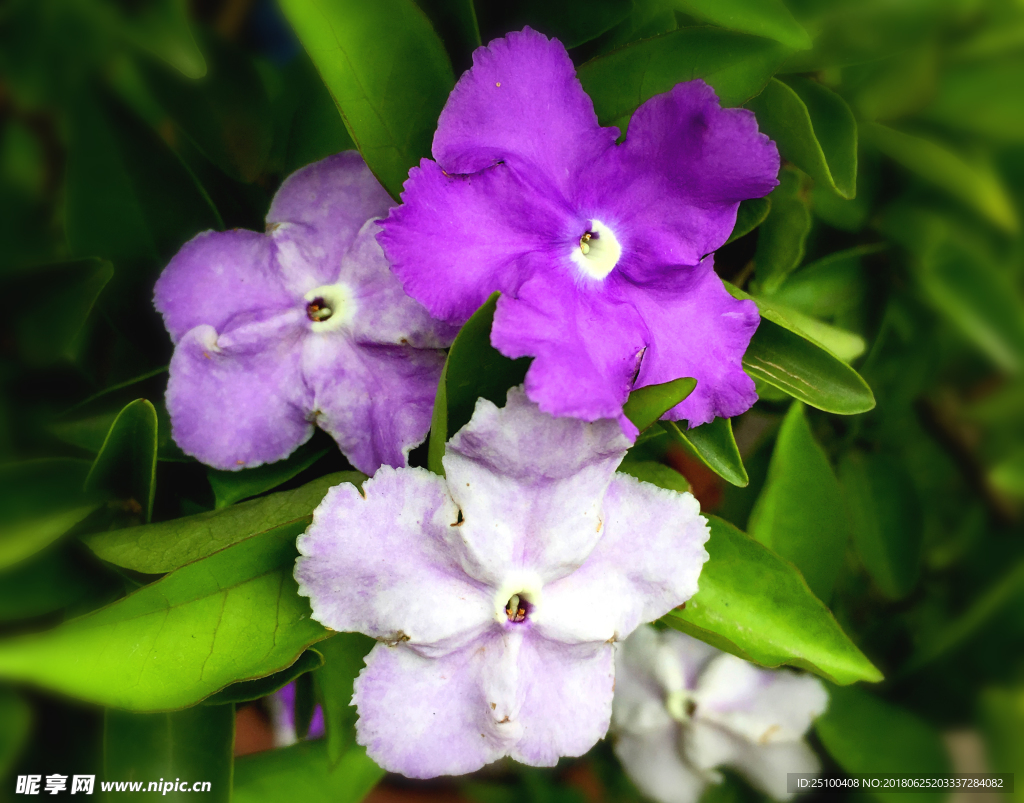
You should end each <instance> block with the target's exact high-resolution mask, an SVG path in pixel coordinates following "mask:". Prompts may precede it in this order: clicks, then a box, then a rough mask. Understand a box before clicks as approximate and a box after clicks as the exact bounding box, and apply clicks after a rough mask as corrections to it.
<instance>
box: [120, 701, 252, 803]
mask: <svg viewBox="0 0 1024 803" xmlns="http://www.w3.org/2000/svg"><path fill="white" fill-rule="evenodd" d="M234 746H235V707H234V706H233V705H220V706H204V705H200V706H196V707H195V708H187V709H185V710H184V711H171V712H168V713H163V714H133V713H129V712H128V711H115V710H110V709H108V710H107V711H106V712H105V715H104V720H103V778H109V779H111V780H115V781H117V780H120V781H129V780H130V781H142V782H143V786H142V791H141V792H140V793H136V795H135V796H134V797H135V798H136V799H142V798H147V797H152V792H154V791H159V792H161V800H186V799H194V797H195V795H196V791H199V792H200V793H202V797H203V799H204V800H215V801H224V803H227V801H230V800H231V776H232V764H233V753H234ZM158 779H159V780H158ZM178 779H181V781H182V782H183V783H187V784H188V785H189V789H188V791H178V792H174V791H173V787H174V785H175V783H176V782H177V781H178ZM160 781H163V782H164V783H167V784H169V785H170V788H171V789H172V791H171V792H169V793H167V792H163V789H162V788H159V787H158V785H159V784H160ZM196 783H199V784H205V783H209V786H208V787H206V786H200V788H199V790H193V789H192V784H196ZM150 784H152V791H149V790H150ZM147 791H149V794H148V795H147ZM122 798H127V799H128V800H131V799H133V795H132V794H131V793H127V794H126V793H125V792H120V791H119V792H116V793H114V794H111V795H110V799H111V800H121V799H122Z"/></svg>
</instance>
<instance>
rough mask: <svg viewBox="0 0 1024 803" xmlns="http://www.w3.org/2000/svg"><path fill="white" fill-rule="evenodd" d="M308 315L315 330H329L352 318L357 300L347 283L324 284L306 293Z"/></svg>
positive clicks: (311, 326)
mask: <svg viewBox="0 0 1024 803" xmlns="http://www.w3.org/2000/svg"><path fill="white" fill-rule="evenodd" d="M304 300H305V302H306V317H307V318H309V320H310V321H311V324H310V328H311V329H312V330H313V331H314V332H328V331H330V330H332V329H337V328H339V327H341V326H343V325H345V324H346V323H348V322H349V321H351V320H352V316H353V314H354V313H355V300H354V299H353V298H352V290H351V289H350V288H349V286H348V285H347V284H324V285H321V286H320V287H314V288H313V289H312V290H310V291H309V292H308V293H306V295H305V299H304Z"/></svg>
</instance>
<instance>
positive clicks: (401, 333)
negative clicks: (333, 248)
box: [337, 220, 458, 349]
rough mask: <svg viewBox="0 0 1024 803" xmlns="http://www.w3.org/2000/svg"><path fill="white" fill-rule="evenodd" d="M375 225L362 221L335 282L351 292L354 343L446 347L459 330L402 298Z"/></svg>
mask: <svg viewBox="0 0 1024 803" xmlns="http://www.w3.org/2000/svg"><path fill="white" fill-rule="evenodd" d="M379 231H380V225H379V222H378V221H377V220H367V221H366V223H364V224H363V227H362V228H361V229H360V230H359V233H358V234H357V235H356V237H355V240H354V241H353V242H352V246H351V247H350V248H349V250H348V252H347V253H346V254H345V256H344V257H343V258H342V260H341V272H340V273H339V274H338V277H337V281H339V282H342V283H344V284H347V285H348V286H349V287H351V288H352V293H353V300H354V303H355V311H354V314H353V317H352V321H351V323H350V324H349V332H350V334H351V336H352V339H353V340H354V341H355V342H356V343H359V344H385V345H393V346H412V347H413V348H418V349H424V348H447V347H448V346H450V345H451V343H452V340H454V339H455V335H456V334H458V329H457V328H456V327H454V326H452V325H451V324H446V323H442V322H441V321H438V320H436V319H435V318H431V317H430V313H429V312H427V310H426V308H425V307H424V306H423V305H422V304H420V303H419V302H418V301H416V300H415V299H413V298H410V297H409V296H407V295H406V294H405V291H404V290H403V289H402V283H401V282H400V281H398V277H396V276H395V274H394V273H392V271H391V266H390V265H389V264H388V261H387V259H386V258H385V257H384V251H383V250H382V249H381V247H380V244H379V243H378V242H377V233H378V232H379Z"/></svg>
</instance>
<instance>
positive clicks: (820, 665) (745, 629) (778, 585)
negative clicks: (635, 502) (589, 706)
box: [662, 516, 882, 684]
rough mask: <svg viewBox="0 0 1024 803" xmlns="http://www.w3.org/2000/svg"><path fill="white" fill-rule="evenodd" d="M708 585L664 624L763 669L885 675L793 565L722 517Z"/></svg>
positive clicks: (843, 678) (703, 581) (848, 677)
mask: <svg viewBox="0 0 1024 803" xmlns="http://www.w3.org/2000/svg"><path fill="white" fill-rule="evenodd" d="M708 522H709V523H710V525H711V540H709V541H708V543H707V545H706V548H707V550H708V554H709V555H710V556H711V559H710V560H709V561H708V562H707V563H705V564H704V568H703V569H702V570H701V573H700V580H699V586H700V590H699V591H698V592H697V593H696V594H695V595H694V596H693V597H692V598H691V599H690V600H689V601H688V602H687V603H686V605H685V606H684V607H683V608H682V609H679V608H677V609H676V610H674V611H672V612H671V613H669V614H668V615H667V616H665V617H664V618H663V619H662V621H663V622H665V623H666V624H668V625H670V626H671V627H674V628H676V629H677V630H682V631H683V632H684V633H688V634H690V635H691V636H695V637H696V638H699V639H701V640H702V641H706V642H708V643H709V644H712V645H714V646H715V647H718V648H719V649H722V650H725V651H726V652H730V653H732V654H733V655H738V656H739V657H740V658H744V659H746V660H748V661H753V662H754V663H757V664H761V665H762V666H768V667H775V666H780V665H782V664H788V665H790V666H796V667H800V668H802V669H806V670H808V671H810V672H814V673H816V674H818V675H821V676H822V677H826V678H829V679H830V680H833V681H834V682H836V683H841V684H847V683H854V682H856V681H858V680H867V681H871V682H875V681H879V680H881V679H882V675H881V673H880V672H879V671H878V670H877V669H876V668H875V667H874V666H873V665H872V664H871V662H870V661H869V660H868V659H867V658H865V657H864V654H863V653H862V652H861V651H860V650H858V649H857V647H856V646H854V644H853V642H852V641H850V639H849V637H847V635H846V634H845V633H844V632H843V630H842V628H841V627H839V624H838V623H837V622H836V620H835V618H834V617H833V616H832V613H831V612H830V611H829V609H828V608H826V607H825V605H823V604H822V602H821V600H819V599H818V598H817V597H815V596H814V594H813V592H812V591H811V589H810V588H809V587H808V586H807V582H806V581H805V580H804V578H803V577H802V576H801V575H800V573H799V572H798V571H797V570H796V569H795V568H793V565H792V564H791V563H788V562H787V561H784V560H783V559H782V558H780V557H779V556H778V555H776V554H775V553H774V552H772V551H771V550H769V549H766V548H765V547H763V546H762V545H761V544H759V543H757V541H755V540H754V539H753V538H750V537H749V536H747V535H745V534H744V533H742V532H740V531H739V530H737V529H736V528H735V527H733V526H732V525H731V524H729V523H728V522H726V521H723V520H722V519H719V518H718V517H716V516H709V517H708Z"/></svg>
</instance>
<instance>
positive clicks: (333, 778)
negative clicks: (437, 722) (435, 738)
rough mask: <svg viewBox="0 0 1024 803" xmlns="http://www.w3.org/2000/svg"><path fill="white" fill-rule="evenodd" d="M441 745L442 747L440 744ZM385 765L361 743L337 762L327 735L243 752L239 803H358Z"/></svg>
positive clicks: (237, 794)
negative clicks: (332, 758) (330, 752)
mask: <svg viewBox="0 0 1024 803" xmlns="http://www.w3.org/2000/svg"><path fill="white" fill-rule="evenodd" d="M438 749H442V748H441V746H439V748H438ZM383 777H384V770H382V769H381V768H380V767H378V766H377V765H376V764H375V763H374V762H373V761H372V760H371V759H370V758H369V757H367V755H366V750H364V749H363V748H362V747H356V748H353V749H352V750H350V751H348V752H347V753H346V754H345V755H344V756H343V757H342V759H341V761H339V762H338V763H337V764H336V765H332V764H331V762H330V760H329V759H328V757H327V745H326V744H325V740H323V739H318V740H316V741H312V742H299V743H298V744H293V745H292V746H291V747H286V748H284V749H283V750H270V751H267V752H264V753H256V754H254V755H250V756H243V757H242V758H239V759H238V761H236V762H235V788H234V795H233V801H234V803H294V801H296V800H301V801H303V803H358V802H359V801H360V800H362V799H363V798H364V797H366V795H367V794H368V793H369V791H370V790H371V789H373V787H374V786H376V785H377V782H378V781H380V779H381V778H383Z"/></svg>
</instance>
